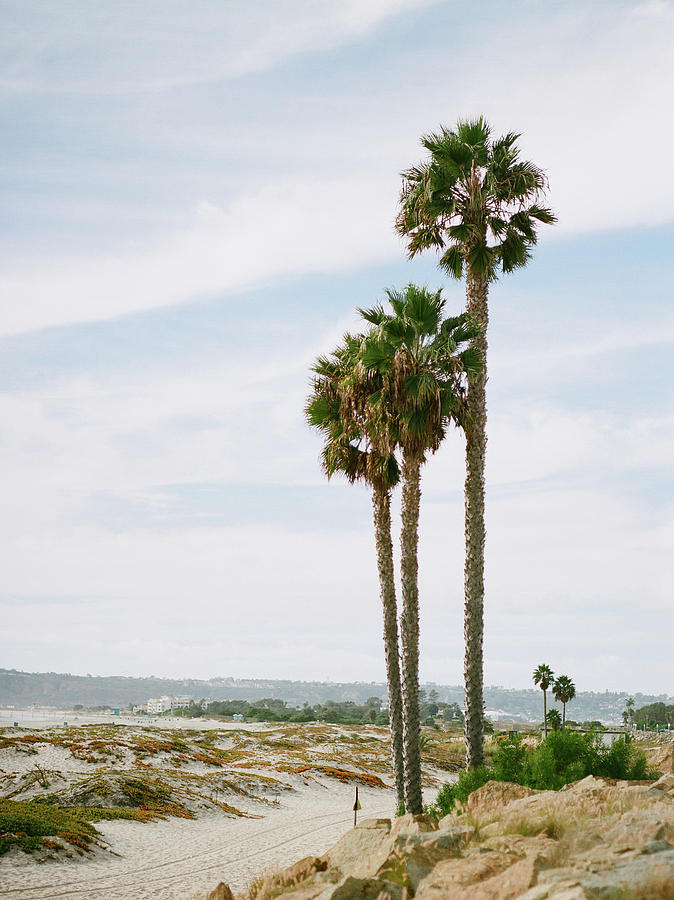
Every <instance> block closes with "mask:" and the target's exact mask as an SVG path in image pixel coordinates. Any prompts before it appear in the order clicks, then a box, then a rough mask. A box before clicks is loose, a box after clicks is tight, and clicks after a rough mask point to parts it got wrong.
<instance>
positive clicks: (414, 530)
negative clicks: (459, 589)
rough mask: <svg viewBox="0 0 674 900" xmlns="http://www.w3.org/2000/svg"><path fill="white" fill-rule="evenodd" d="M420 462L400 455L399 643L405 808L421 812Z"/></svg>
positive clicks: (409, 456) (410, 456) (406, 454)
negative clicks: (400, 590) (401, 595)
mask: <svg viewBox="0 0 674 900" xmlns="http://www.w3.org/2000/svg"><path fill="white" fill-rule="evenodd" d="M420 470H421V460H420V459H418V458H415V457H413V456H412V455H411V454H408V453H404V455H403V467H402V475H403V490H402V529H401V534H400V546H401V558H400V574H401V580H402V593H403V598H402V599H403V606H402V615H401V618H400V640H401V643H402V690H403V729H404V731H403V748H404V761H405V808H406V810H407V812H408V813H414V814H415V815H417V814H419V813H421V812H423V802H422V796H421V748H420V746H419V735H420V730H421V729H420V723H419V585H418V559H417V548H418V544H419V500H420V498H421V490H420V486H419V482H420Z"/></svg>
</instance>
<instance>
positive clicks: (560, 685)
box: [552, 675, 576, 724]
mask: <svg viewBox="0 0 674 900" xmlns="http://www.w3.org/2000/svg"><path fill="white" fill-rule="evenodd" d="M552 689H553V691H554V694H555V700H558V701H559V702H560V703H561V704H562V724H565V723H566V704H567V703H568V702H569V700H573V698H574V697H575V696H576V686H575V684H574V683H573V681H571V679H570V678H569V676H568V675H559V676H558V677H557V678H556V679H555V682H554V684H553V686H552Z"/></svg>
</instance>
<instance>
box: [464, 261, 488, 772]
mask: <svg viewBox="0 0 674 900" xmlns="http://www.w3.org/2000/svg"><path fill="white" fill-rule="evenodd" d="M466 309H467V312H468V313H470V314H471V315H472V316H473V317H474V318H475V319H476V320H477V322H479V323H480V325H481V326H482V329H483V333H482V335H480V337H479V338H477V339H476V341H475V346H476V347H477V349H478V350H480V351H481V353H482V355H483V360H484V367H483V369H482V371H481V372H480V373H479V374H477V375H475V376H473V377H472V378H471V379H470V380H469V382H468V396H467V412H468V422H467V423H466V428H465V432H466V485H465V498H466V499H465V503H466V510H465V515H466V518H465V533H466V562H465V570H464V598H465V601H464V620H463V628H464V640H465V659H464V669H463V675H464V682H465V688H466V713H465V716H466V720H465V734H466V768H467V769H473V768H475V767H477V766H481V765H482V764H483V763H484V704H483V678H484V666H483V660H482V641H483V633H484V539H485V526H484V484H485V481H484V465H485V452H486V449H487V434H486V423H487V403H486V392H485V388H486V384H487V333H486V332H487V322H488V309H487V279H486V278H484V277H481V276H478V275H476V274H474V273H472V272H471V271H470V269H469V270H468V274H467V277H466Z"/></svg>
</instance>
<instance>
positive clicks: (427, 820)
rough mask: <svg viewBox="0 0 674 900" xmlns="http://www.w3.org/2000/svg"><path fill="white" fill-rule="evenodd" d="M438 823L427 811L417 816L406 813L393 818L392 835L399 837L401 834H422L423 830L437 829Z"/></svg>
mask: <svg viewBox="0 0 674 900" xmlns="http://www.w3.org/2000/svg"><path fill="white" fill-rule="evenodd" d="M437 830H438V823H437V822H436V821H435V819H432V818H431V817H430V816H427V815H426V814H425V813H422V814H421V815H418V816H415V815H413V814H412V813H405V815H404V816H398V817H397V818H396V819H394V820H393V825H392V827H391V837H392V838H397V837H398V835H399V834H421V833H422V832H428V831H437Z"/></svg>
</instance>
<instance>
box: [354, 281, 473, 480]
mask: <svg viewBox="0 0 674 900" xmlns="http://www.w3.org/2000/svg"><path fill="white" fill-rule="evenodd" d="M386 296H387V299H388V301H389V303H390V305H391V308H392V310H393V314H391V313H387V312H385V310H384V308H383V307H382V306H381V305H379V306H375V307H372V308H371V309H366V310H360V312H361V315H362V316H363V318H364V319H366V321H368V322H370V323H371V324H372V325H373V326H374V327H373V329H372V330H371V331H370V332H369V334H368V335H367V337H366V339H365V341H364V342H363V348H362V356H361V359H362V364H363V367H364V368H365V369H366V370H367V371H368V372H369V373H371V375H377V376H379V377H380V378H381V379H382V382H381V387H380V388H379V389H377V390H373V391H371V393H370V395H369V397H368V402H369V404H370V406H376V408H377V409H378V421H379V424H380V432H379V433H380V435H381V436H382V438H383V439H385V441H386V444H387V446H388V447H389V448H393V447H401V448H403V450H404V451H405V452H407V453H408V454H410V455H411V456H414V457H415V458H418V459H419V461H420V462H424V460H425V457H426V454H427V453H428V452H429V451H430V452H432V453H434V452H435V451H436V450H437V449H438V447H439V446H440V444H441V442H442V439H443V438H444V436H445V433H446V429H447V426H448V424H449V423H450V422H452V421H453V422H454V423H455V424H461V423H462V422H463V419H464V417H465V402H464V398H465V380H464V379H465V376H466V375H470V374H472V373H475V372H477V371H479V369H480V368H481V364H482V363H481V356H480V353H479V351H477V350H476V349H475V348H474V347H472V346H470V342H471V341H472V340H473V339H474V338H475V337H476V335H477V334H478V331H479V329H478V328H477V326H476V325H475V324H474V323H473V322H472V320H471V319H470V317H469V316H467V315H466V314H465V313H464V314H462V315H460V316H454V317H450V318H446V319H443V318H442V313H443V309H444V305H445V301H444V299H443V298H442V290H438V291H429V290H428V288H426V287H418V286H417V285H414V284H409V285H408V286H407V287H406V288H405V290H404V291H395V290H387V291H386Z"/></svg>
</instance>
